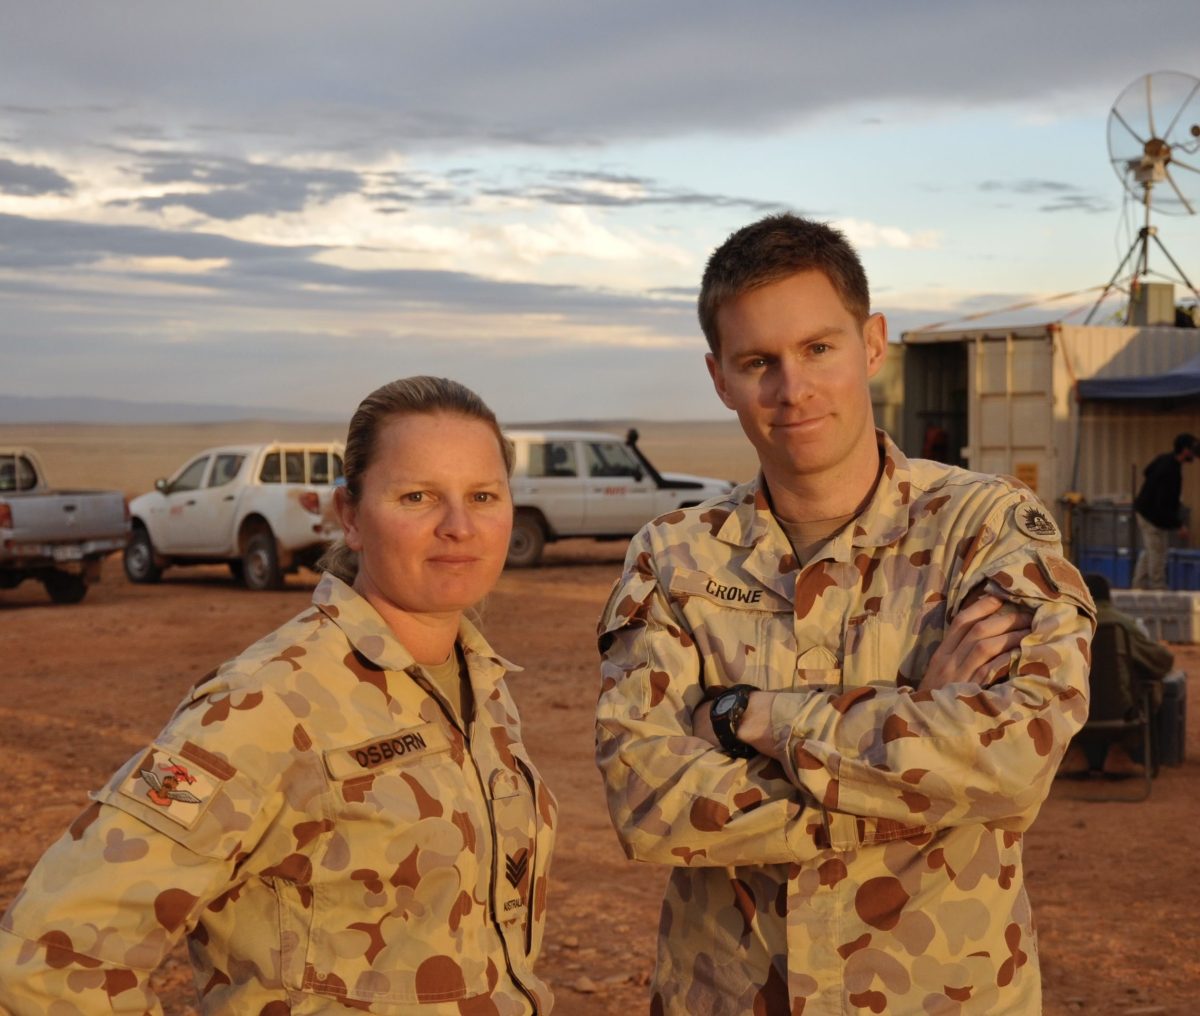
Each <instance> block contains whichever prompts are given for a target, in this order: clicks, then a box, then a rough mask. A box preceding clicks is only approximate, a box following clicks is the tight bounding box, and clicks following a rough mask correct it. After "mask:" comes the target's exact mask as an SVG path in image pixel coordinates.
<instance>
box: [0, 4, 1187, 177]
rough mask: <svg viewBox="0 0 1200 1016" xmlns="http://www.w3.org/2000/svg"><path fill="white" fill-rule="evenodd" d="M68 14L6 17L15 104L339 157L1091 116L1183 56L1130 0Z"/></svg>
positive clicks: (32, 8) (1179, 45)
mask: <svg viewBox="0 0 1200 1016" xmlns="http://www.w3.org/2000/svg"><path fill="white" fill-rule="evenodd" d="M63 11H64V8H63V6H62V4H61V3H60V2H46V3H41V4H34V5H26V6H25V8H24V9H22V10H21V12H20V13H19V14H14V15H13V16H12V17H11V18H8V19H6V24H5V31H4V33H3V36H2V37H0V94H3V95H5V96H6V100H7V102H8V103H9V108H10V109H21V108H32V111H31V112H29V113H27V114H22V115H29V116H41V117H44V116H46V111H47V110H54V111H55V113H54V116H56V117H61V116H65V117H68V118H69V117H70V116H72V115H73V112H72V111H73V110H74V111H78V110H79V109H80V108H81V107H82V106H83V103H82V102H81V97H85V96H86V97H91V96H98V97H100V100H101V102H106V103H107V104H108V105H109V106H111V107H113V111H112V114H111V115H112V116H114V117H115V118H116V119H115V121H114V122H119V123H126V124H129V123H132V124H138V123H144V122H147V120H148V121H149V122H151V123H158V122H160V118H159V117H157V116H149V117H148V116H147V114H149V113H151V112H153V111H155V110H171V111H172V112H173V114H174V115H173V116H172V117H171V118H170V120H169V122H170V123H171V124H172V125H174V126H173V127H172V130H173V131H174V132H176V134H178V132H179V131H180V130H184V131H200V130H206V131H214V132H222V133H226V134H229V135H231V136H239V135H240V136H241V138H242V139H243V140H244V141H245V142H246V143H247V145H248V147H253V145H254V140H255V139H256V138H258V139H262V138H268V137H270V138H273V139H276V140H277V141H278V143H279V144H281V145H286V143H287V142H288V139H289V138H295V137H298V136H301V134H302V133H303V131H302V128H303V127H304V126H306V125H307V126H308V127H313V126H318V125H319V126H318V129H317V130H316V131H315V132H312V133H315V134H316V136H317V137H318V138H319V141H320V143H321V144H322V145H323V146H325V147H326V149H327V150H330V151H342V152H349V151H358V152H364V153H365V152H369V151H374V152H378V151H381V150H387V149H389V148H394V147H396V146H397V145H398V144H403V145H406V146H408V147H410V148H415V147H438V146H445V145H453V146H455V147H473V146H476V145H478V144H480V143H484V144H517V145H539V144H572V145H583V144H597V143H611V142H612V141H614V140H618V139H629V138H641V139H651V140H652V139H655V138H658V137H661V136H663V134H664V133H667V132H671V133H674V134H679V133H687V132H727V133H730V134H734V135H741V134H745V133H748V132H757V131H761V130H763V129H770V128H774V127H778V126H780V125H783V124H796V123H801V122H805V121H811V120H812V118H814V117H818V116H821V115H824V114H828V113H838V112H840V111H845V110H847V109H850V108H852V107H858V106H863V107H864V108H861V109H860V110H859V112H858V115H857V116H856V122H862V120H863V119H864V118H874V119H879V118H881V117H882V116H883V114H884V113H887V115H888V118H889V119H891V118H892V116H893V111H895V110H901V111H903V110H906V109H907V110H911V111H912V113H913V114H916V115H920V114H921V113H922V112H923V111H925V110H928V109H930V108H933V109H962V108H965V107H978V106H980V105H991V106H996V105H1001V104H1013V103H1034V102H1036V103H1037V104H1038V106H1039V108H1041V109H1044V110H1049V111H1051V112H1052V113H1057V114H1058V115H1062V113H1063V111H1064V110H1065V109H1066V108H1067V107H1068V105H1070V104H1072V103H1075V104H1078V103H1079V102H1081V101H1082V102H1085V103H1086V105H1087V108H1092V107H1093V105H1094V106H1096V107H1097V108H1099V109H1101V110H1102V109H1104V108H1106V107H1107V104H1109V103H1111V102H1112V99H1113V97H1114V94H1115V91H1116V88H1115V87H1114V82H1127V81H1132V80H1133V79H1134V78H1135V77H1137V76H1139V75H1140V74H1143V73H1145V71H1146V69H1147V67H1148V66H1149V67H1154V66H1164V67H1166V66H1180V67H1190V66H1192V65H1193V64H1194V52H1193V46H1194V41H1193V39H1192V37H1191V35H1190V34H1189V33H1188V32H1184V31H1179V32H1174V33H1148V32H1147V31H1146V25H1145V13H1144V11H1143V10H1142V9H1141V8H1139V7H1138V5H1136V4H1134V5H1131V4H1129V3H1127V2H1125V0H1093V2H1091V3H1089V4H1087V5H1083V4H1079V3H1070V4H1068V3H1064V4H1045V3H1042V2H1040V0H1011V2H1009V3H1004V4H963V3H960V2H957V0H928V2H926V3H923V4H921V5H919V6H918V7H916V8H913V7H912V6H911V5H904V4H896V3H894V2H890V0H863V2H861V3H857V4H854V5H851V6H850V7H847V6H845V5H836V4H823V5H815V6H814V5H811V4H796V3H794V2H791V0H762V2H761V3H758V4H756V5H755V16H754V17H746V16H745V12H744V11H742V10H741V9H740V8H737V7H734V6H730V5H728V4H715V3H702V4H695V3H688V4H684V3H682V2H678V0H677V2H663V3H656V4H649V5H647V4H628V3H626V4H616V5H613V4H601V5H596V4H593V5H580V4H550V3H545V2H541V3H537V2H530V0H516V2H514V3H512V4H505V5H496V4H494V3H488V2H485V0H464V2H462V3H459V4H453V5H444V4H443V5H439V4H422V5H417V6H415V7H414V6H404V7H399V6H397V5H395V4H394V3H390V2H385V0H363V2H361V3H358V4H355V5H354V8H353V11H352V14H351V15H350V16H347V15H346V13H345V12H344V11H342V10H341V9H337V8H333V7H331V6H329V5H328V4H327V3H325V2H324V0H286V2H285V0H262V2H261V3H256V4H252V5H240V6H239V5H232V4H227V3H219V4H204V5H191V6H188V5H178V4H153V5H143V7H141V8H139V11H138V17H137V18H136V19H130V18H113V17H111V16H110V12H108V11H107V10H106V9H105V8H104V7H103V5H85V6H83V7H81V8H79V9H75V8H72V9H71V29H72V30H71V31H69V32H64V31H63V29H62V17H63ZM1194 17H1195V11H1194V0H1162V2H1161V3H1158V4H1156V5H1155V18H1156V23H1157V24H1172V23H1173V24H1178V25H1186V24H1191V23H1193V22H1194ZM1031 25H1036V31H1031V30H1030V26H1031ZM181 39H186V40H187V42H188V44H187V45H186V46H182V45H180V40H181ZM1064 39H1069V40H1070V45H1066V46H1064V45H1063V40H1064ZM981 52H987V53H1005V54H1007V57H1006V59H1004V60H989V59H980V58H979V55H980V53H981ZM847 61H852V70H849V69H847V68H848V63H847ZM881 97H885V98H881ZM909 115H912V114H909Z"/></svg>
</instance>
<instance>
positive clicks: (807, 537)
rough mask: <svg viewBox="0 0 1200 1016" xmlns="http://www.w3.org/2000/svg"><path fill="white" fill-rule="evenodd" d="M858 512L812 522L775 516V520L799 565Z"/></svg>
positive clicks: (804, 562) (805, 561)
mask: <svg viewBox="0 0 1200 1016" xmlns="http://www.w3.org/2000/svg"><path fill="white" fill-rule="evenodd" d="M857 514H858V512H851V513H850V514H849V515H838V516H836V517H834V518H832V519H814V520H813V521H812V522H789V521H788V520H787V519H781V518H780V517H779V516H778V515H776V516H775V521H776V522H778V523H779V527H780V528H781V529H782V530H783V532H784V534H785V535H786V536H787V538H788V542H789V543H791V545H792V550H793V551H795V553H796V560H797V561H798V562H799V564H800V566H801V567H804V565H805V564H806V563H807V562H808V559H809V558H810V557H812V554H813V551H814V550H816V549H817V548H818V547H819V546H821V544H823V543H824V542H825V541H826V540H828V539H829V538H830V537H831V536H832V535H833V534H834V533H836V532H837V531H838V530H839V529H841V528H842V527H843V526H844V525H846V523H847V522H849V521H850V520H851V519H852V518H854V517H855V516H856V515H857Z"/></svg>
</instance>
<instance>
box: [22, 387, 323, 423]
mask: <svg viewBox="0 0 1200 1016" xmlns="http://www.w3.org/2000/svg"><path fill="white" fill-rule="evenodd" d="M329 416H330V414H329V413H328V412H326V413H316V412H312V411H306V410H302V409H279V408H276V407H274V406H221V405H203V404H189V403H186V402H126V401H123V400H121V399H99V398H91V397H83V396H80V397H68V398H61V397H53V396H52V397H45V398H39V397H31V396H28V395H5V394H3V393H0V423H109V424H114V423H115V424H138V423H226V422H229V421H232V420H278V421H281V422H295V423H312V422H316V421H322V422H324V421H327V420H328V419H329Z"/></svg>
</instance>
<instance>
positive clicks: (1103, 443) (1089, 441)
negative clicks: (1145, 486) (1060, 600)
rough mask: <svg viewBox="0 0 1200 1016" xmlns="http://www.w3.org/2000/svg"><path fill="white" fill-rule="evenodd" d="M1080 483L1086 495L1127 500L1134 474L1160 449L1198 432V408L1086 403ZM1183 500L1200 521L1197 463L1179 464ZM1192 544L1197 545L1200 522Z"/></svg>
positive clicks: (1199, 465)
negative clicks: (1167, 409)
mask: <svg viewBox="0 0 1200 1016" xmlns="http://www.w3.org/2000/svg"><path fill="white" fill-rule="evenodd" d="M1080 423H1081V440H1080V444H1079V480H1080V483H1079V486H1080V489H1081V490H1082V491H1083V493H1084V494H1086V495H1087V496H1088V497H1089V498H1093V499H1094V498H1097V497H1103V496H1107V495H1114V496H1116V497H1117V498H1118V499H1120V500H1128V499H1129V498H1130V497H1131V496H1132V494H1131V484H1132V482H1133V481H1132V477H1133V476H1136V483H1137V485H1139V486H1140V485H1141V482H1142V470H1143V469H1145V468H1146V466H1147V465H1148V464H1149V462H1150V460H1151V459H1153V458H1154V457H1155V456H1156V455H1158V454H1160V453H1161V452H1167V451H1170V450H1171V442H1172V441H1174V440H1175V435H1176V434H1179V433H1182V432H1183V431H1188V432H1190V433H1192V434H1200V411H1197V410H1177V411H1174V412H1169V413H1167V412H1162V411H1160V410H1151V409H1146V408H1138V409H1134V408H1131V407H1130V406H1128V405H1125V406H1123V405H1121V404H1120V403H1116V402H1109V403H1105V402H1095V403H1091V402H1089V403H1085V404H1084V406H1083V412H1082V415H1081V417H1080ZM1183 502H1184V504H1186V505H1188V506H1189V507H1190V508H1191V510H1192V517H1193V518H1194V519H1197V520H1200V461H1198V462H1193V463H1191V464H1189V465H1185V466H1184V467H1183ZM1194 525H1196V526H1197V532H1196V534H1195V535H1194V536H1193V537H1192V546H1197V545H1200V539H1198V538H1200V522H1197V523H1195V524H1194Z"/></svg>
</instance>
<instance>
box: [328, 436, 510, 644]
mask: <svg viewBox="0 0 1200 1016" xmlns="http://www.w3.org/2000/svg"><path fill="white" fill-rule="evenodd" d="M337 496H338V506H339V515H340V517H341V520H342V528H343V529H344V530H345V539H346V544H347V545H348V546H349V547H350V549H351V550H354V551H357V552H358V561H359V565H358V577H357V578H356V579H355V582H354V588H355V589H356V590H357V591H358V592H359V593H360V594H362V595H363V596H364V597H366V599H367V600H368V601H369V602H370V603H371V604H372V605H373V606H374V607H375V609H376V610H378V611H379V612H380V614H381V615H382V616H383V617H384V619H385V620H387V619H388V618H389V615H394V614H395V613H396V612H402V613H405V614H452V613H457V612H460V611H462V610H463V609H465V608H467V607H470V606H471V605H473V604H475V603H478V602H479V601H480V600H481V599H483V597H484V596H485V595H486V594H487V593H488V591H489V590H490V589H491V588H492V586H493V585H494V584H495V582H496V579H497V577H498V576H499V575H500V571H501V569H502V568H503V567H504V558H505V556H506V555H507V553H508V538H509V534H510V533H511V531H512V520H513V507H512V497H511V494H510V493H509V489H508V472H507V470H506V469H505V466H504V458H503V456H502V455H501V452H500V445H499V442H498V441H497V440H496V433H495V431H493V430H492V428H491V427H489V426H488V425H487V424H486V423H484V422H482V421H480V420H475V419H472V418H471V417H467V416H461V415H458V414H455V413H434V414H424V415H405V416H394V417H392V418H391V419H389V420H387V421H385V422H384V423H383V425H382V427H381V428H380V431H379V434H378V437H377V443H376V448H375V457H374V460H373V461H372V462H371V465H370V466H369V467H368V468H367V470H366V472H365V473H364V474H363V477H362V484H361V496H360V498H359V501H358V504H351V503H350V502H349V501H348V500H347V499H346V497H345V492H344V491H343V490H341V489H339V490H338V492H337Z"/></svg>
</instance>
